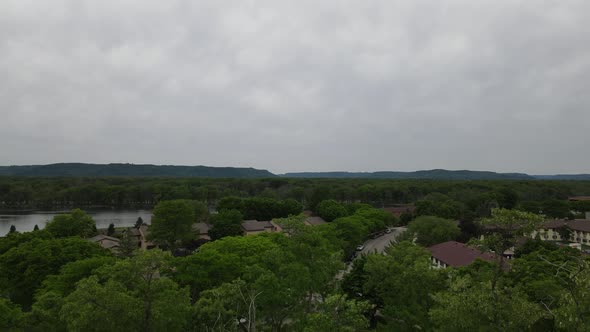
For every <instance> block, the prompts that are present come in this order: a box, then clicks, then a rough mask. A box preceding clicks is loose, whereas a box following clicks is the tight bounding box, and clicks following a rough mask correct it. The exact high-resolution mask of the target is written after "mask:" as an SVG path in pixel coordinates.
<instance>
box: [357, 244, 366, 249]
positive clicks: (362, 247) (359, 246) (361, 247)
mask: <svg viewBox="0 0 590 332" xmlns="http://www.w3.org/2000/svg"><path fill="white" fill-rule="evenodd" d="M363 249H365V246H364V245H362V244H359V245H358V246H356V251H361V250H363Z"/></svg>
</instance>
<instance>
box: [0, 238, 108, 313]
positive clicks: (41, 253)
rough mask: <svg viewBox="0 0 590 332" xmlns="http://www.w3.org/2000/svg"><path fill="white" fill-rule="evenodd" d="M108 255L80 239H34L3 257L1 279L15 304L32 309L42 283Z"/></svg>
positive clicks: (0, 265)
mask: <svg viewBox="0 0 590 332" xmlns="http://www.w3.org/2000/svg"><path fill="white" fill-rule="evenodd" d="M106 255H109V253H108V252H107V251H105V250H104V249H102V248H101V247H100V246H97V245H96V244H95V243H91V242H88V241H86V240H83V239H80V238H74V237H71V238H64V239H48V240H42V239H33V240H31V241H28V242H25V243H22V244H20V245H18V246H17V247H14V248H12V249H10V250H9V251H8V252H6V253H4V254H3V255H1V256H0V276H2V277H1V278H2V279H3V284H4V287H6V291H7V293H8V294H9V297H10V298H11V300H12V301H13V302H15V303H17V304H19V305H21V306H23V308H24V309H28V308H29V307H30V306H31V303H32V299H33V294H34V293H35V292H36V291H37V289H38V288H39V287H40V286H41V282H42V281H43V280H44V279H45V278H46V277H47V276H49V275H52V274H55V273H57V272H58V271H59V269H60V268H61V267H62V266H63V265H64V264H67V263H69V262H73V261H77V260H80V259H84V258H89V257H94V256H106Z"/></svg>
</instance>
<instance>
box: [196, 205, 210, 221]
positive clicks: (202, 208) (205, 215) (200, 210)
mask: <svg viewBox="0 0 590 332" xmlns="http://www.w3.org/2000/svg"><path fill="white" fill-rule="evenodd" d="M192 202H193V207H194V209H195V222H206V221H207V220H208V219H209V208H208V207H207V204H205V203H203V202H200V201H192Z"/></svg>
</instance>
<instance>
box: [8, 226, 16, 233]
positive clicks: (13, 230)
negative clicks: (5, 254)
mask: <svg viewBox="0 0 590 332" xmlns="http://www.w3.org/2000/svg"><path fill="white" fill-rule="evenodd" d="M12 233H16V227H15V226H14V225H10V230H9V231H8V234H12Z"/></svg>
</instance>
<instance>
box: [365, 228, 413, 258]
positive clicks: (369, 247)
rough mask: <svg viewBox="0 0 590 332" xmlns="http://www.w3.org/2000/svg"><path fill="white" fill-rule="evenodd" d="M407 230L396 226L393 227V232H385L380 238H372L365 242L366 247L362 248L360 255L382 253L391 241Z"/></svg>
mask: <svg viewBox="0 0 590 332" xmlns="http://www.w3.org/2000/svg"><path fill="white" fill-rule="evenodd" d="M405 230H406V228H405V227H394V228H392V229H391V233H385V234H383V235H381V236H380V237H378V238H375V239H370V240H368V241H367V242H365V243H364V246H365V248H364V249H363V250H361V252H360V253H359V254H360V255H366V254H368V253H375V252H376V253H382V252H383V251H385V248H387V246H389V244H390V243H391V241H393V240H395V238H396V237H397V236H398V235H399V234H401V233H403V232H404V231H405Z"/></svg>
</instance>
